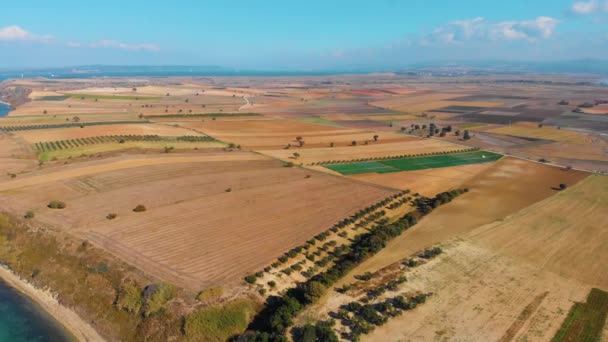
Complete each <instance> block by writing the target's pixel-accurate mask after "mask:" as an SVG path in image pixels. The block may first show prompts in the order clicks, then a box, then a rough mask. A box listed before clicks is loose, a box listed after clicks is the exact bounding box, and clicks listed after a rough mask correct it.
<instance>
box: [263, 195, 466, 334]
mask: <svg viewBox="0 0 608 342" xmlns="http://www.w3.org/2000/svg"><path fill="white" fill-rule="evenodd" d="M461 193H464V190H458V191H454V192H450V195H443V194H444V193H442V194H439V195H437V196H435V197H434V198H433V201H434V202H436V203H443V200H444V197H445V198H448V197H449V198H453V195H456V196H457V195H459V194H461ZM446 196H447V197H446ZM450 200H451V199H450ZM426 214H428V212H421V211H419V210H418V209H417V210H415V211H414V212H410V213H407V214H405V215H404V216H402V217H400V218H399V219H398V220H397V221H395V222H393V223H388V222H386V221H385V222H383V223H382V224H378V225H377V226H376V227H374V228H373V229H372V230H371V231H369V232H368V233H365V234H361V235H358V236H357V237H355V238H354V239H353V242H352V244H351V245H350V248H349V249H348V251H346V252H345V253H344V254H342V255H341V256H340V257H339V258H337V260H336V261H335V262H334V265H333V266H331V267H330V268H329V269H327V270H326V271H325V272H322V273H319V274H317V275H315V276H314V277H312V278H310V279H309V280H307V281H306V282H303V283H299V284H297V286H296V287H295V288H291V289H289V290H288V291H287V292H286V294H285V295H284V296H282V297H269V298H268V300H267V305H266V307H265V308H264V309H263V310H262V311H261V312H260V314H259V315H258V316H257V317H256V319H255V320H254V322H253V323H252V327H254V328H255V329H256V330H259V331H265V332H267V333H269V334H270V336H281V335H283V334H284V333H285V331H286V330H287V328H288V327H290V326H291V325H292V324H293V318H294V317H295V316H296V315H297V314H298V313H299V312H300V311H301V310H302V309H303V308H304V307H305V306H307V305H310V304H312V303H314V302H316V300H317V299H318V298H320V297H321V296H322V295H323V294H324V293H325V291H326V289H327V288H329V287H331V286H332V285H333V284H335V283H336V282H337V281H338V280H339V279H341V278H342V277H343V276H344V275H346V274H347V273H348V272H350V271H351V270H352V269H353V268H355V267H356V266H357V265H359V264H360V263H361V262H363V261H365V260H367V259H368V258H369V257H371V256H372V255H374V254H376V253H378V252H379V251H380V250H381V249H382V248H384V247H385V246H386V243H388V241H390V240H392V239H393V238H395V237H397V236H399V235H401V234H402V233H403V232H404V231H405V230H407V229H408V228H410V227H412V226H413V225H415V224H416V223H417V222H418V220H419V218H420V217H422V216H424V215H426Z"/></svg>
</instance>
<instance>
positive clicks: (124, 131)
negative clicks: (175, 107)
mask: <svg viewBox="0 0 608 342" xmlns="http://www.w3.org/2000/svg"><path fill="white" fill-rule="evenodd" d="M13 134H15V135H16V136H18V137H20V138H22V139H23V140H25V141H27V142H29V143H31V144H33V143H36V142H43V141H56V140H68V139H78V138H87V137H96V136H100V135H161V136H173V137H176V136H182V135H200V134H199V133H197V132H193V131H191V130H188V129H185V128H180V127H173V126H169V125H158V124H149V123H142V124H125V125H100V126H85V127H82V128H80V127H69V128H53V129H37V130H30V131H15V132H13Z"/></svg>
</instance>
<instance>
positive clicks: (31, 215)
mask: <svg viewBox="0 0 608 342" xmlns="http://www.w3.org/2000/svg"><path fill="white" fill-rule="evenodd" d="M34 216H36V214H34V212H33V211H32V210H28V211H26V212H25V215H23V217H24V218H26V219H33V218H34Z"/></svg>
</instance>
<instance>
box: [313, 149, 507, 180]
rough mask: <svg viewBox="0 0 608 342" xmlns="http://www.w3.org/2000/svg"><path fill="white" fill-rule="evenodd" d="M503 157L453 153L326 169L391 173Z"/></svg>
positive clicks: (347, 171) (350, 164) (347, 173)
mask: <svg viewBox="0 0 608 342" xmlns="http://www.w3.org/2000/svg"><path fill="white" fill-rule="evenodd" d="M501 157H502V155H500V154H497V153H492V152H488V151H475V152H466V153H453V154H446V155H436V156H429V157H411V158H401V159H388V160H381V161H370V162H359V163H349V164H327V165H324V166H325V167H326V168H328V169H330V170H333V171H336V172H339V173H341V174H343V175H355V174H360V173H372V172H375V173H389V172H399V171H414V170H424V169H434V168H442V167H450V166H460V165H469V164H478V163H489V162H494V161H496V160H498V159H500V158H501Z"/></svg>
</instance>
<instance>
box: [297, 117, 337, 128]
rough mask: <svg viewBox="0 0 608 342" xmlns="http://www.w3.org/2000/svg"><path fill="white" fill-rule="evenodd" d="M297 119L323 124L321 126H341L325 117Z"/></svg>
mask: <svg viewBox="0 0 608 342" xmlns="http://www.w3.org/2000/svg"><path fill="white" fill-rule="evenodd" d="M298 121H302V122H308V123H313V124H318V125H323V126H331V127H342V126H340V125H338V124H337V123H335V122H333V121H331V120H327V119H323V118H301V119H298Z"/></svg>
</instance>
